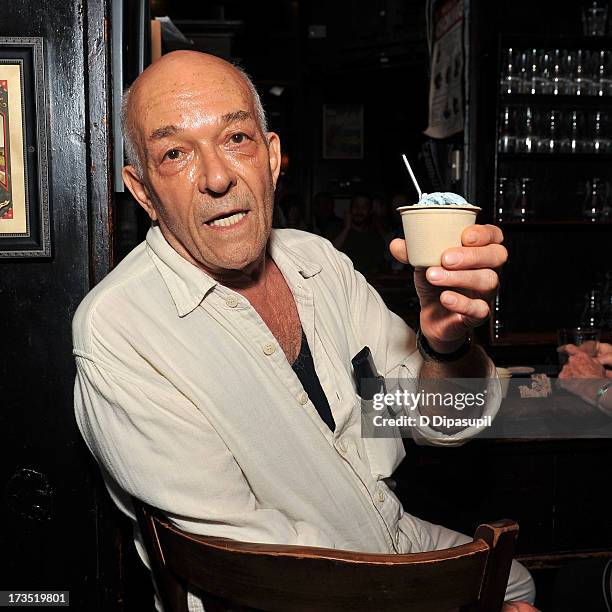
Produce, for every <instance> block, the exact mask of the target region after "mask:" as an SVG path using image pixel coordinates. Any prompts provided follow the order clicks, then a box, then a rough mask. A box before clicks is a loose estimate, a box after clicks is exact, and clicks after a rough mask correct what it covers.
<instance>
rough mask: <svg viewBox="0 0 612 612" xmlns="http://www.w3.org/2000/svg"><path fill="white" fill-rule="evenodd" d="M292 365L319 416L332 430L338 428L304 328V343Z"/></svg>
mask: <svg viewBox="0 0 612 612" xmlns="http://www.w3.org/2000/svg"><path fill="white" fill-rule="evenodd" d="M291 367H292V368H293V371H294V372H295V373H296V375H297V377H298V378H299V379H300V382H301V383H302V387H304V390H305V391H306V393H308V397H309V398H310V401H311V402H312V403H313V404H314V407H315V408H316V409H317V412H318V413H319V416H320V417H321V418H322V419H323V421H324V422H325V424H326V425H327V426H328V427H329V428H330V429H331V430H332V431H334V430H335V429H336V422H335V421H334V417H333V415H332V412H331V408H330V407H329V402H328V401H327V397H325V392H324V391H323V387H321V382H320V381H319V377H318V376H317V372H316V370H315V367H314V361H313V359H312V354H311V352H310V347H309V346H308V340H306V334H305V333H304V329H302V344H301V345H300V353H299V355H298V356H297V357H296V359H295V361H294V362H293V364H292V365H291Z"/></svg>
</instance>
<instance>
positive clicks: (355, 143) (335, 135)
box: [323, 104, 363, 159]
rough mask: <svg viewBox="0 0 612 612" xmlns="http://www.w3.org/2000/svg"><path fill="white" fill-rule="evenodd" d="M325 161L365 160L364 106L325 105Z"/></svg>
mask: <svg viewBox="0 0 612 612" xmlns="http://www.w3.org/2000/svg"><path fill="white" fill-rule="evenodd" d="M323 159H363V104H324V105H323Z"/></svg>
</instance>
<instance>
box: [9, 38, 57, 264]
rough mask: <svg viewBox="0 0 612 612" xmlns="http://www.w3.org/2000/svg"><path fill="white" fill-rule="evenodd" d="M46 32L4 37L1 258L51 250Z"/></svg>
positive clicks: (47, 254) (47, 253) (46, 253)
mask: <svg viewBox="0 0 612 612" xmlns="http://www.w3.org/2000/svg"><path fill="white" fill-rule="evenodd" d="M43 58H44V49H43V39H42V38H41V37H0V258H38V257H50V256H51V228H50V225H51V224H50V208H49V182H48V171H49V164H48V151H47V137H48V134H47V101H46V97H47V96H46V84H45V75H44V60H43Z"/></svg>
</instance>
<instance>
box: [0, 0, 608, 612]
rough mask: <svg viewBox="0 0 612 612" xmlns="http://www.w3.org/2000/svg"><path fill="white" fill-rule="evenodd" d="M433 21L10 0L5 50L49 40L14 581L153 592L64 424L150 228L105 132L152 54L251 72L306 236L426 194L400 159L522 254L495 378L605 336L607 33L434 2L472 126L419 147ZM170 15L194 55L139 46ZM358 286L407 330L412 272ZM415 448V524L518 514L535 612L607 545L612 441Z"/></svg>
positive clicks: (410, 463) (91, 600) (500, 326)
mask: <svg viewBox="0 0 612 612" xmlns="http://www.w3.org/2000/svg"><path fill="white" fill-rule="evenodd" d="M444 5H445V3H444V2H441V1H440V2H436V3H434V4H433V5H427V4H426V3H425V2H424V1H420V0H419V1H416V0H376V1H365V0H362V1H360V2H348V1H346V0H342V1H339V2H324V1H323V0H311V1H306V0H270V1H268V2H265V3H254V2H247V1H240V0H225V1H222V0H219V1H217V2H207V3H204V2H170V1H166V0H151V2H150V4H149V3H148V2H146V1H145V0H117V1H114V0H113V1H111V0H83V1H78V2H77V1H76V0H48V1H47V2H46V3H44V5H43V4H42V3H39V2H38V0H22V1H21V2H7V1H6V0H0V8H1V14H2V16H3V17H2V22H1V26H0V35H2V36H15V37H24V36H41V37H43V38H44V46H45V55H44V68H45V85H44V86H45V87H46V91H45V95H46V99H47V105H48V108H47V111H48V116H49V127H48V130H49V132H48V140H49V150H48V153H49V183H50V194H51V239H52V255H51V256H50V257H47V258H31V259H28V258H20V259H19V258H18V259H12V258H0V266H1V270H2V272H1V274H2V281H1V282H2V284H1V287H0V312H1V313H2V317H0V338H2V348H3V359H2V360H1V362H0V363H1V365H0V380H1V381H2V385H1V387H2V407H3V409H2V410H1V411H0V429H1V430H2V431H3V432H4V444H3V448H2V461H0V492H1V494H2V497H1V503H0V518H1V524H2V529H1V530H0V548H1V549H2V551H3V553H2V556H3V572H2V575H3V578H2V583H3V587H4V586H6V587H7V588H8V587H9V585H10V588H23V589H26V588H29V589H31V588H37V589H44V588H60V587H61V588H65V589H70V590H71V601H72V602H73V606H74V608H75V609H82V610H91V611H93V610H140V609H142V608H141V607H140V603H139V602H141V601H142V598H143V597H148V596H149V595H148V593H149V592H150V585H149V577H148V574H147V573H146V571H145V570H144V569H143V568H142V567H140V565H139V561H138V559H137V556H136V554H135V552H134V551H133V550H132V547H131V538H130V534H129V533H128V531H127V529H128V526H127V524H126V522H125V521H124V520H123V519H122V518H121V517H120V516H118V514H117V512H116V511H115V509H114V507H113V506H112V504H111V502H110V501H109V499H108V496H107V494H106V492H105V491H104V489H103V486H102V483H101V479H100V478H99V476H98V473H97V468H96V466H95V465H93V463H92V461H91V459H90V457H89V456H88V454H87V452H86V450H85V449H84V448H83V446H82V442H81V440H80V436H79V434H78V432H77V430H76V427H75V424H74V419H73V416H72V384H73V377H74V369H73V363H72V357H71V343H70V320H71V318H72V315H73V313H74V311H75V309H76V306H77V305H78V303H79V302H80V300H81V299H82V297H83V296H84V295H85V293H86V292H87V291H88V290H89V288H90V287H91V286H93V285H94V284H95V283H96V282H98V281H99V280H100V279H101V278H102V277H103V276H104V275H105V274H106V273H107V272H108V271H109V270H110V269H111V268H112V267H113V266H114V265H116V263H117V262H118V261H120V260H121V258H122V257H123V256H124V255H125V254H126V253H127V252H128V251H129V250H130V249H131V248H133V247H134V246H135V245H136V244H137V243H138V242H139V241H141V240H142V239H143V238H144V234H145V232H146V229H147V226H148V219H147V218H146V217H145V216H144V215H143V214H142V213H141V211H140V210H139V209H138V207H137V205H136V204H135V203H134V202H133V200H132V199H131V197H130V196H129V195H128V194H127V193H126V192H124V191H123V190H122V188H121V185H120V182H119V181H118V180H117V167H118V166H119V165H120V162H121V153H120V151H121V142H120V136H119V134H118V133H117V129H116V128H117V109H118V106H117V105H118V100H119V99H120V95H121V93H122V90H123V88H125V87H126V86H128V85H129V84H130V83H131V81H132V80H133V79H134V78H135V77H136V76H137V74H138V73H139V71H140V70H141V69H142V68H143V67H144V66H146V65H147V63H148V62H149V61H150V54H151V47H152V46H153V48H154V49H158V48H159V45H161V50H162V51H163V52H166V51H168V50H172V49H174V48H193V49H200V50H203V51H208V52H212V53H215V54H218V55H220V56H222V57H225V58H227V59H231V60H233V61H239V62H240V64H241V66H242V67H243V68H245V70H246V71H247V72H248V73H249V74H250V75H251V76H252V77H253V79H254V81H255V83H256V85H257V86H258V89H259V91H260V92H261V94H262V97H263V102H264V106H265V108H266V110H267V112H268V116H269V123H270V128H271V129H272V130H274V131H277V132H278V133H279V134H280V136H281V139H282V143H283V149H284V154H285V159H284V164H283V175H282V179H281V183H280V193H279V200H280V199H281V198H282V196H283V195H294V194H297V196H299V202H301V204H300V206H301V207H302V210H301V213H302V218H303V220H304V222H305V224H306V225H307V226H308V227H310V226H311V224H312V221H313V210H312V200H313V197H314V195H315V194H317V193H319V192H329V193H331V194H332V195H333V198H334V201H335V208H336V213H337V214H338V215H339V216H342V214H343V212H344V210H345V209H346V208H347V206H348V202H349V200H350V198H351V196H352V195H353V194H355V193H358V192H362V191H368V192H369V193H371V194H372V195H373V196H377V197H379V198H381V199H384V198H387V199H388V198H390V197H391V196H392V195H393V194H396V193H404V194H405V195H406V196H407V197H408V198H415V197H416V194H415V192H414V189H413V187H412V186H411V184H410V181H409V178H408V175H407V174H406V171H405V169H404V167H403V164H402V161H401V157H400V155H401V153H406V154H407V156H408V158H409V159H410V160H411V161H413V162H414V164H413V165H414V167H415V170H416V172H417V174H418V176H419V178H420V181H421V183H422V186H423V188H424V190H425V191H432V190H450V191H456V192H458V193H462V194H463V195H465V197H466V198H467V199H468V200H469V201H471V202H473V203H476V204H478V205H479V206H481V207H482V208H483V213H482V217H481V219H482V222H496V223H500V224H501V226H502V228H503V230H504V233H505V236H506V244H507V246H508V248H509V250H510V253H511V259H510V262H509V263H508V265H507V266H506V269H505V270H504V273H503V281H502V290H501V292H500V295H499V298H498V300H497V302H496V304H495V312H494V313H493V316H492V318H491V323H490V325H489V326H486V327H485V328H483V329H481V330H480V340H481V341H482V342H483V343H484V344H485V345H486V346H487V349H488V350H489V352H490V354H491V355H492V357H493V359H494V360H495V362H496V363H497V364H499V365H525V366H534V367H536V368H537V369H538V371H542V372H546V373H549V374H551V375H554V374H556V371H557V355H556V350H555V348H556V330H557V328H560V327H572V326H576V325H578V324H583V325H594V324H596V325H598V326H600V327H601V328H602V330H603V334H604V337H608V338H610V336H612V273H611V271H612V262H611V258H610V238H611V234H612V231H611V230H612V212H611V211H612V208H611V207H612V193H611V192H612V189H611V185H612V164H611V163H610V162H611V161H612V127H611V126H612V123H611V122H610V112H611V111H612V59H611V54H612V51H611V49H612V44H611V43H612V39H611V38H610V30H609V29H608V25H606V30H605V31H604V32H603V35H602V36H599V35H598V36H585V34H584V30H583V23H582V12H581V9H582V5H581V4H579V3H574V4H573V5H572V6H570V7H566V6H565V5H561V4H560V3H559V2H553V1H551V0H545V1H541V2H537V3H535V2H532V1H527V0H514V1H512V2H510V1H499V2H487V1H486V0H463V2H462V3H461V2H448V3H446V9H453V8H454V9H455V10H457V7H459V10H460V13H461V15H462V18H463V26H462V35H463V56H462V61H463V68H462V71H461V94H462V97H463V112H462V125H461V128H462V129H460V131H458V132H456V133H455V134H453V135H451V136H449V137H446V138H442V139H431V138H429V137H427V136H425V135H424V130H425V129H426V128H427V124H428V109H429V88H430V66H431V61H432V58H431V57H430V53H429V47H428V37H427V29H428V28H427V24H428V13H431V14H432V15H434V14H436V11H439V10H441V8H443V6H444ZM446 9H445V10H446ZM166 16H167V17H169V18H170V20H171V21H172V22H173V24H174V25H175V26H176V27H177V28H178V30H179V31H180V33H182V34H183V35H184V37H185V38H186V39H187V42H185V41H182V42H181V39H180V38H175V39H174V40H173V41H172V40H170V39H169V38H168V35H167V34H166V35H165V37H164V40H162V41H161V42H160V41H159V38H158V36H159V34H160V32H161V31H162V30H165V29H166V26H164V25H161V27H160V25H159V24H158V25H156V26H155V27H154V29H153V31H151V30H150V21H151V20H152V19H155V18H157V17H166ZM429 19H431V18H429ZM154 52H155V51H154ZM555 58H557V59H558V60H559V62H558V63H559V65H561V66H562V71H561V72H560V73H559V74H557V75H556V76H557V78H558V79H560V81H557V82H556V83H557V86H559V87H560V89H558V90H555V89H554V87H555V74H554V69H553V67H554V65H555ZM508 66H512V68H508ZM441 78H444V75H442V76H441ZM325 109H327V110H325ZM347 109H348V112H350V113H352V115H353V118H355V117H357V118H362V125H361V126H359V125H358V126H357V128H355V124H354V123H353V125H352V127H351V129H353V130H355V129H357V133H358V134H359V135H360V136H359V138H360V139H361V140H360V141H359V146H357V147H356V148H355V147H354V146H353V148H351V147H350V146H349V147H348V148H347V147H346V146H345V148H344V151H345V152H344V158H338V157H337V156H336V154H334V153H333V150H334V149H333V146H332V145H333V144H334V143H333V142H332V143H331V144H329V143H327V145H326V146H327V149H326V150H324V143H323V140H324V138H323V133H324V132H323V127H324V126H323V121H324V119H323V118H324V113H327V114H326V115H325V116H326V117H327V120H328V121H333V117H334V113H336V114H337V113H338V112H346V111H347ZM337 144H338V143H336V145H337ZM345 144H346V143H345ZM353 144H354V142H353ZM342 146H343V145H342V143H340V148H342ZM330 151H331V152H330ZM341 155H342V154H341ZM369 280H370V281H371V282H372V284H373V285H374V286H375V287H376V288H377V289H378V290H379V291H380V292H381V294H382V295H383V297H384V298H385V300H386V301H387V303H388V304H389V305H390V307H391V308H392V309H393V310H395V311H396V312H397V313H398V314H400V315H402V316H404V317H405V318H406V319H407V320H408V321H409V322H410V323H412V324H414V322H415V303H416V302H415V300H416V295H415V294H414V292H413V291H412V293H411V291H410V288H409V286H408V283H409V282H410V274H409V273H408V271H407V270H403V271H397V270H391V269H387V270H383V271H381V272H378V273H376V274H372V275H371V277H370V279H369ZM407 455H408V456H407V458H406V460H405V461H404V463H403V466H402V467H400V469H399V470H398V472H397V474H396V475H395V478H396V480H397V483H398V487H397V492H398V495H399V497H400V499H401V500H402V502H403V503H404V505H405V506H406V507H407V508H409V510H410V512H412V513H414V514H416V515H417V516H422V517H425V518H427V519H428V520H431V521H434V522H440V523H443V524H445V525H448V526H449V527H452V528H455V529H459V530H462V531H464V532H467V533H469V532H472V531H473V529H474V527H475V526H476V525H477V524H478V522H483V521H486V520H489V519H494V518H498V517H499V516H502V515H504V516H510V517H512V518H513V519H515V520H517V521H518V522H519V524H520V526H521V535H520V538H519V553H520V555H522V558H523V559H524V561H525V562H526V564H527V565H528V567H530V568H531V569H532V571H533V573H534V576H535V578H536V582H537V586H538V589H539V595H538V598H539V599H538V601H537V602H536V603H539V605H541V606H542V607H543V608H544V609H546V603H547V602H548V601H549V598H550V589H551V585H552V581H553V579H554V576H555V575H556V572H557V571H558V569H559V568H560V567H563V566H564V565H566V564H567V563H569V562H572V561H573V560H575V559H576V558H583V557H584V558H597V557H598V556H601V555H604V554H611V553H612V522H611V521H610V520H609V507H608V505H607V504H606V501H605V500H606V494H605V491H606V488H607V486H608V484H609V479H608V477H607V474H606V470H604V469H602V467H603V466H608V465H610V459H611V457H612V449H611V445H610V444H609V443H608V441H607V440H565V441H554V440H552V441H551V440H532V441H528V442H527V441H508V440H504V441H499V440H497V441H496V440H480V441H476V442H474V443H472V444H469V445H467V446H466V447H464V448H457V449H442V450H439V449H436V448H420V447H417V446H415V445H413V444H411V443H407ZM485 458H486V459H485ZM466 475H469V476H467V477H466ZM441 492H443V495H442V496H441Z"/></svg>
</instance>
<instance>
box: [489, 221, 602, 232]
mask: <svg viewBox="0 0 612 612" xmlns="http://www.w3.org/2000/svg"><path fill="white" fill-rule="evenodd" d="M498 225H500V226H501V227H503V228H510V229H514V228H517V227H520V228H533V227H539V228H542V227H565V228H572V227H575V228H580V229H583V228H587V227H590V228H593V229H597V230H600V231H606V230H612V223H608V222H606V223H604V222H596V223H593V222H592V221H525V222H523V223H522V222H520V221H503V222H502V223H499V224H498Z"/></svg>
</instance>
